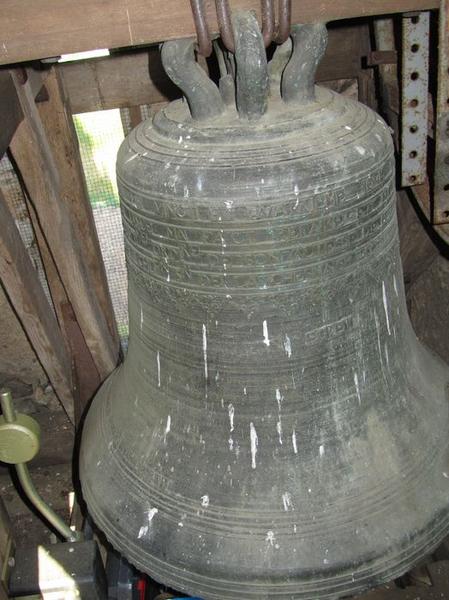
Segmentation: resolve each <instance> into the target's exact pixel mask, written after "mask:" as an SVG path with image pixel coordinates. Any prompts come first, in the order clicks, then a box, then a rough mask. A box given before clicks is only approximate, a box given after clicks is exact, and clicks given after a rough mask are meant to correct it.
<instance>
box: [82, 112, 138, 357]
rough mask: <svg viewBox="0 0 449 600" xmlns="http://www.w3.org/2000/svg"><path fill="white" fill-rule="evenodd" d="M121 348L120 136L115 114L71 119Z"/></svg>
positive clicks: (124, 336) (124, 321) (124, 307)
mask: <svg viewBox="0 0 449 600" xmlns="http://www.w3.org/2000/svg"><path fill="white" fill-rule="evenodd" d="M73 120H74V123H75V129H76V132H77V135H78V141H79V146H80V153H81V160H82V163H83V169H84V174H85V178H86V183H87V190H88V193H89V200H90V203H91V205H92V210H93V214H94V219H95V225H96V227H97V233H98V238H99V242H100V248H101V253H102V255H103V261H104V265H105V269H106V275H107V278H108V284H109V291H110V294H111V298H112V305H113V307H114V312H115V318H116V320H117V327H118V331H119V334H120V340H121V342H122V346H123V347H124V348H125V349H126V346H127V343H128V295H127V294H128V292H127V274H126V265H125V254H124V246H123V228H122V218H121V214H120V202H119V196H118V191H117V182H116V177H115V161H116V157H117V151H118V148H119V146H120V144H121V142H122V140H123V137H124V133H123V127H122V122H121V119H120V111H119V110H103V111H96V112H92V113H83V114H80V115H75V116H74V117H73Z"/></svg>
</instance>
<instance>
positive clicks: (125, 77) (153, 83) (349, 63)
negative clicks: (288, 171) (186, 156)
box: [58, 25, 369, 113]
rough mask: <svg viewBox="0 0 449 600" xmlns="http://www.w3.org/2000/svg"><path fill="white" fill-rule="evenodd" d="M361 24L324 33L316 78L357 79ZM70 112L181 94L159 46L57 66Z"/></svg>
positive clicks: (364, 41) (363, 34)
mask: <svg viewBox="0 0 449 600" xmlns="http://www.w3.org/2000/svg"><path fill="white" fill-rule="evenodd" d="M368 40H369V37H368V31H367V28H366V27H364V26H363V25H362V26H360V25H350V26H349V25H344V26H342V25H338V26H334V27H331V28H330V30H329V43H328V47H327V51H326V55H325V56H324V58H323V60H322V62H321V64H320V66H319V67H318V72H317V80H318V81H329V80H331V79H345V78H348V79H350V78H353V77H357V76H358V73H359V72H360V69H361V66H362V57H363V56H366V55H367V53H368V51H369V48H368ZM58 68H59V69H60V71H61V73H62V77H63V80H64V87H65V89H66V92H67V96H68V98H69V101H70V105H71V108H72V110H73V112H74V113H81V112H89V111H94V110H101V109H109V108H125V107H128V108H129V107H133V106H136V105H140V104H157V103H160V102H166V101H167V100H173V99H174V98H178V97H179V96H180V91H179V89H178V88H177V87H176V86H175V85H174V84H173V83H171V81H170V80H169V78H168V77H167V75H166V74H165V72H164V70H163V67H162V62H161V57H160V52H159V49H158V48H147V49H145V50H134V51H131V52H130V51H128V52H120V53H115V54H112V55H111V56H108V57H103V58H95V59H91V60H84V61H78V62H73V63H61V64H60V65H58Z"/></svg>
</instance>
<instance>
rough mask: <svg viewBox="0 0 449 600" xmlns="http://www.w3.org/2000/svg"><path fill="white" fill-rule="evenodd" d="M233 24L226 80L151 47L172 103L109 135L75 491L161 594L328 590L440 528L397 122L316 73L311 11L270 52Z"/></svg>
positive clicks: (184, 51)
mask: <svg viewBox="0 0 449 600" xmlns="http://www.w3.org/2000/svg"><path fill="white" fill-rule="evenodd" d="M234 33H235V42H236V53H235V58H234V57H233V56H231V55H220V54H219V64H220V66H221V69H222V77H221V81H220V90H219V89H218V87H217V86H216V85H215V84H214V83H213V82H212V81H211V80H210V79H208V78H207V76H206V74H205V72H204V71H203V70H202V69H201V68H200V67H199V66H198V65H197V64H196V63H195V62H194V45H193V41H192V40H183V41H176V42H168V43H166V44H165V45H164V47H163V49H162V59H163V62H164V66H165V69H166V71H167V73H168V74H169V76H170V77H171V78H172V80H173V81H174V82H175V83H177V84H178V85H179V87H181V89H182V91H183V92H184V94H185V97H186V99H187V101H176V102H172V103H171V104H170V105H169V106H168V107H167V108H165V109H163V110H161V111H160V112H159V113H158V114H157V115H156V116H155V117H154V118H153V119H152V120H148V121H146V122H144V123H142V124H141V125H139V126H138V127H137V128H136V129H134V131H132V133H131V134H130V135H129V136H128V137H127V138H126V140H125V141H124V143H123V145H122V147H121V149H120V152H119V156H118V162H117V172H118V182H119V189H120V195H121V200H122V214H123V223H124V230H125V241H126V256H127V261H128V271H129V311H130V343H129V351H128V355H127V357H126V360H125V362H124V364H123V365H122V366H121V367H120V368H119V369H117V370H116V371H115V373H114V374H113V375H112V376H111V377H110V378H109V379H108V380H107V381H106V383H105V384H104V385H103V387H102V388H101V390H100V392H99V393H98V394H97V396H96V398H95V399H94V402H93V404H92V407H91V409H90V411H89V413H88V415H87V419H86V423H85V428H84V433H83V440H82V448H81V458H80V468H81V478H82V486H83V493H84V498H85V500H86V502H87V506H88V508H89V511H90V513H91V515H92V517H93V518H94V520H95V522H96V523H97V525H98V526H99V528H101V529H102V530H103V531H104V533H105V534H106V536H107V537H108V539H109V540H110V541H111V542H112V544H113V545H114V546H115V547H116V548H117V549H118V550H119V551H120V552H121V553H123V554H124V555H125V556H126V557H127V558H128V559H129V560H130V561H131V562H132V563H134V564H135V565H136V566H137V567H139V568H140V569H142V570H143V571H145V572H147V573H149V574H151V575H152V576H153V577H154V578H155V579H156V580H158V581H161V582H164V583H165V584H167V585H170V586H171V587H173V588H175V589H178V590H182V591H186V592H188V593H190V594H194V595H196V596H200V597H202V598H204V599H207V600H209V599H216V600H223V599H233V600H237V599H239V600H240V599H241V598H245V599H250V598H253V599H259V600H260V599H264V598H270V599H271V598H273V599H274V598H277V599H279V600H286V599H300V598H301V599H306V598H307V599H313V600H316V599H322V598H337V597H341V596H347V595H350V594H355V593H357V592H359V591H361V590H364V589H366V588H367V587H369V586H371V585H374V584H377V583H380V582H383V581H386V580H389V579H391V578H393V577H396V576H398V575H399V574H401V573H403V572H404V571H405V570H406V569H408V568H409V567H410V566H411V565H412V564H413V563H414V562H415V561H416V560H417V559H418V558H420V557H421V556H423V554H425V553H426V552H429V551H431V550H432V549H433V548H434V547H435V545H436V544H437V543H438V542H439V541H440V540H441V539H442V538H443V536H445V535H447V533H448V531H449V511H448V508H449V450H448V444H449V435H448V432H449V411H448V398H447V385H448V381H449V370H448V368H447V367H446V365H444V364H443V363H442V362H441V361H440V360H439V359H438V358H437V357H435V356H433V355H432V354H431V353H430V352H429V351H428V350H427V349H426V348H424V347H423V346H421V345H420V343H419V342H418V341H417V339H416V337H415V334H414V332H413V330H412V328H411V325H410V322H409V318H408V316H407V310H406V305H405V297H404V290H403V283H402V270H401V262H400V258H399V249H398V230H397V223H396V213H395V185H394V160H393V146H392V142H391V139H390V138H391V136H390V133H389V130H388V128H387V127H386V126H385V124H384V122H383V121H382V120H381V119H380V118H379V117H378V116H377V115H376V114H375V113H374V112H373V111H371V110H370V109H369V108H367V107H366V106H364V105H362V104H359V103H357V102H354V101H352V100H350V99H348V98H344V97H342V96H340V95H338V94H335V93H333V92H331V91H329V90H327V89H323V88H320V87H314V84H313V82H314V74H315V69H316V66H317V64H318V62H319V60H320V58H321V56H322V54H323V52H324V49H325V45H326V29H325V27H324V26H323V25H305V26H295V27H294V28H293V31H292V36H291V41H290V42H288V43H286V44H284V45H283V46H281V47H279V49H278V51H277V52H276V54H275V55H274V58H273V60H272V61H271V62H270V64H268V65H267V60H266V54H265V50H264V46H263V41H262V37H261V33H260V31H259V28H258V26H257V21H256V19H255V17H254V16H253V15H252V14H249V13H240V14H237V15H236V16H235V19H234ZM292 46H293V47H292ZM234 82H235V84H236V92H235V93H234V89H233V88H234Z"/></svg>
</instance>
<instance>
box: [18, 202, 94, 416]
mask: <svg viewBox="0 0 449 600" xmlns="http://www.w3.org/2000/svg"><path fill="white" fill-rule="evenodd" d="M26 202H27V206H28V212H29V215H30V219H31V223H32V225H33V230H34V235H35V237H36V241H37V245H38V248H39V253H40V256H41V259H42V264H43V266H44V270H45V276H46V279H47V283H48V289H49V290H50V294H51V299H52V301H53V306H54V309H55V313H56V318H57V319H58V323H59V327H60V329H61V333H62V336H63V337H64V340H65V343H66V347H67V348H68V349H70V356H71V361H72V382H73V386H72V388H73V401H74V417H75V425H76V426H78V425H79V423H80V422H81V419H82V417H83V414H84V411H85V409H86V406H87V405H88V403H89V401H90V400H91V398H92V397H93V395H94V393H95V391H96V390H97V389H98V387H99V386H100V384H101V379H100V375H99V373H98V370H97V368H96V366H95V363H94V361H93V358H92V355H91V353H90V351H89V348H88V347H87V345H86V341H85V339H84V336H83V334H82V331H81V328H80V326H79V324H78V321H77V320H76V317H75V313H74V310H73V307H72V305H71V303H70V300H69V298H68V296H67V292H66V291H65V288H64V286H63V284H62V281H61V278H60V276H59V272H58V269H57V267H56V264H55V261H54V258H53V255H52V253H51V252H50V248H49V246H48V243H47V240H46V239H45V236H44V234H43V232H42V228H41V225H40V223H39V219H38V217H37V214H36V210H35V208H34V206H33V204H32V203H31V202H30V201H29V200H28V199H27V200H26Z"/></svg>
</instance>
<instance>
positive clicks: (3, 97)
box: [0, 71, 23, 158]
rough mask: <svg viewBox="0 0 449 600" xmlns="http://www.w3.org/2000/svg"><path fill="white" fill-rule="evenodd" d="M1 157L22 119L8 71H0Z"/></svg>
mask: <svg viewBox="0 0 449 600" xmlns="http://www.w3.org/2000/svg"><path fill="white" fill-rule="evenodd" d="M0 114H1V115H2V124H1V127H0V158H1V157H2V156H3V154H4V153H5V152H6V150H7V149H8V146H9V143H10V141H11V139H12V137H13V135H14V132H15V131H16V129H17V127H18V125H19V123H20V121H21V120H22V117H23V115H22V109H21V108H20V104H19V100H18V98H17V94H16V89H15V87H14V83H13V80H12V77H11V75H10V74H9V73H8V71H0Z"/></svg>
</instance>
